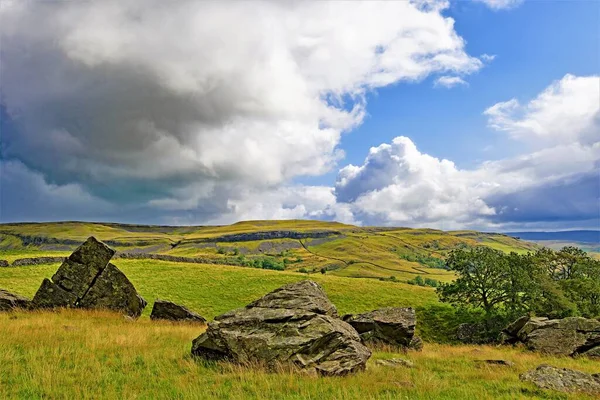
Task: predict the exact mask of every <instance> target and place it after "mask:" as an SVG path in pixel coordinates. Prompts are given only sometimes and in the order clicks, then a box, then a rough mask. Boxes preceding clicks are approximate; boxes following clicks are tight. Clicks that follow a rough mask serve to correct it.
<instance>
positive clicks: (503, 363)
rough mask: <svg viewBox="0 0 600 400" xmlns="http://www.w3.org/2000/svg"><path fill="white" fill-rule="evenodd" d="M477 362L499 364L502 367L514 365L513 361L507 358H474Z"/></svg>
mask: <svg viewBox="0 0 600 400" xmlns="http://www.w3.org/2000/svg"><path fill="white" fill-rule="evenodd" d="M475 363H477V364H487V365H500V366H503V367H514V366H515V363H514V362H512V361H509V360H475Z"/></svg>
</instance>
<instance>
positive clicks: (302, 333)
mask: <svg viewBox="0 0 600 400" xmlns="http://www.w3.org/2000/svg"><path fill="white" fill-rule="evenodd" d="M192 354H193V355H195V356H198V357H202V358H204V359H209V360H229V361H233V362H238V363H248V362H258V363H261V364H264V365H266V366H267V367H269V366H276V365H277V364H291V365H294V366H296V367H298V368H301V369H304V370H308V371H314V372H316V373H318V374H320V375H345V374H348V373H352V372H356V371H361V370H363V369H364V368H365V365H366V363H367V360H368V359H369V357H370V356H371V352H370V351H369V350H368V349H367V348H366V347H365V346H364V345H362V343H361V342H360V337H359V336H358V333H357V332H356V331H355V330H354V328H352V326H350V325H349V324H347V323H346V322H344V321H342V320H341V319H339V318H338V317H337V310H336V308H335V306H334V305H333V304H332V303H331V302H330V301H329V299H328V298H327V296H326V295H325V292H324V291H323V289H322V288H321V287H320V286H319V285H318V284H317V283H315V282H312V281H301V282H297V283H293V284H289V285H286V286H283V287H282V288H279V289H277V290H275V291H273V292H271V293H269V294H267V295H266V296H264V297H262V298H261V299H259V300H257V301H255V302H253V303H251V304H249V305H248V306H246V307H245V308H241V309H237V310H233V311H230V312H227V313H225V314H222V315H219V316H218V317H216V318H215V320H214V321H213V322H211V323H209V324H208V328H207V330H206V332H205V333H203V334H202V335H200V336H199V337H198V338H196V339H195V340H194V341H193V343H192Z"/></svg>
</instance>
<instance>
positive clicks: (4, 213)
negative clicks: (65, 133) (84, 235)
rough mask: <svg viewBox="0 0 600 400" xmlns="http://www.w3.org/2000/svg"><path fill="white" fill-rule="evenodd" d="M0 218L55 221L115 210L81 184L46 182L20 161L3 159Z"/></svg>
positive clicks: (0, 172) (0, 169)
mask: <svg viewBox="0 0 600 400" xmlns="http://www.w3.org/2000/svg"><path fill="white" fill-rule="evenodd" d="M0 204H2V208H1V210H0V220H2V221H4V222H20V221H56V220H77V219H80V218H89V216H90V215H89V211H90V210H91V209H92V210H95V212H96V213H97V214H96V216H101V215H103V213H109V212H111V211H114V210H113V207H112V205H111V204H110V203H108V202H106V201H104V200H101V199H98V198H95V197H93V196H91V195H90V194H89V193H87V192H86V191H85V189H83V188H82V187H81V186H80V185H77V184H67V185H56V184H49V183H47V182H46V181H45V180H44V178H43V177H42V176H41V174H39V173H35V172H32V171H31V170H29V169H28V168H27V167H26V166H25V165H24V164H22V163H20V162H18V161H1V160H0Z"/></svg>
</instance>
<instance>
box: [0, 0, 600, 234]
mask: <svg viewBox="0 0 600 400" xmlns="http://www.w3.org/2000/svg"><path fill="white" fill-rule="evenodd" d="M599 38H600V6H599V4H598V3H597V2H595V1H533V0H532V1H519V0H474V1H452V0H451V1H443V0H415V1H394V2H390V1H387V2H376V1H367V2H360V1H349V2H344V1H333V2H325V1H320V2H279V1H278V2H275V1H261V2H250V1H240V2H209V1H203V2H198V1H185V0H182V1H178V2H174V3H171V2H169V3H166V2H161V1H154V0H152V1H141V0H126V1H118V2H117V1H106V2H23V1H8V0H4V1H2V2H1V3H0V221H1V222H18V221H58V220H81V221H113V222H124V223H146V224H168V225H190V224H192V225H200V224H202V225H204V224H228V223H234V222H237V221H240V220H250V219H319V220H335V221H340V222H344V223H351V224H356V225H380V226H408V227H430V228H437V229H445V230H450V229H478V230H485V231H499V232H502V231H516V230H564V229H599V228H600V76H599V74H600V43H599V40H600V39H599Z"/></svg>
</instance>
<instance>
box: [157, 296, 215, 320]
mask: <svg viewBox="0 0 600 400" xmlns="http://www.w3.org/2000/svg"><path fill="white" fill-rule="evenodd" d="M150 319H166V320H169V321H191V322H199V323H202V324H204V323H206V319H205V318H204V317H202V316H201V315H200V314H197V313H195V312H193V311H190V310H188V309H187V308H186V307H184V306H181V305H179V304H175V303H172V302H170V301H166V300H156V301H155V302H154V306H153V307H152V313H151V314H150Z"/></svg>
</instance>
